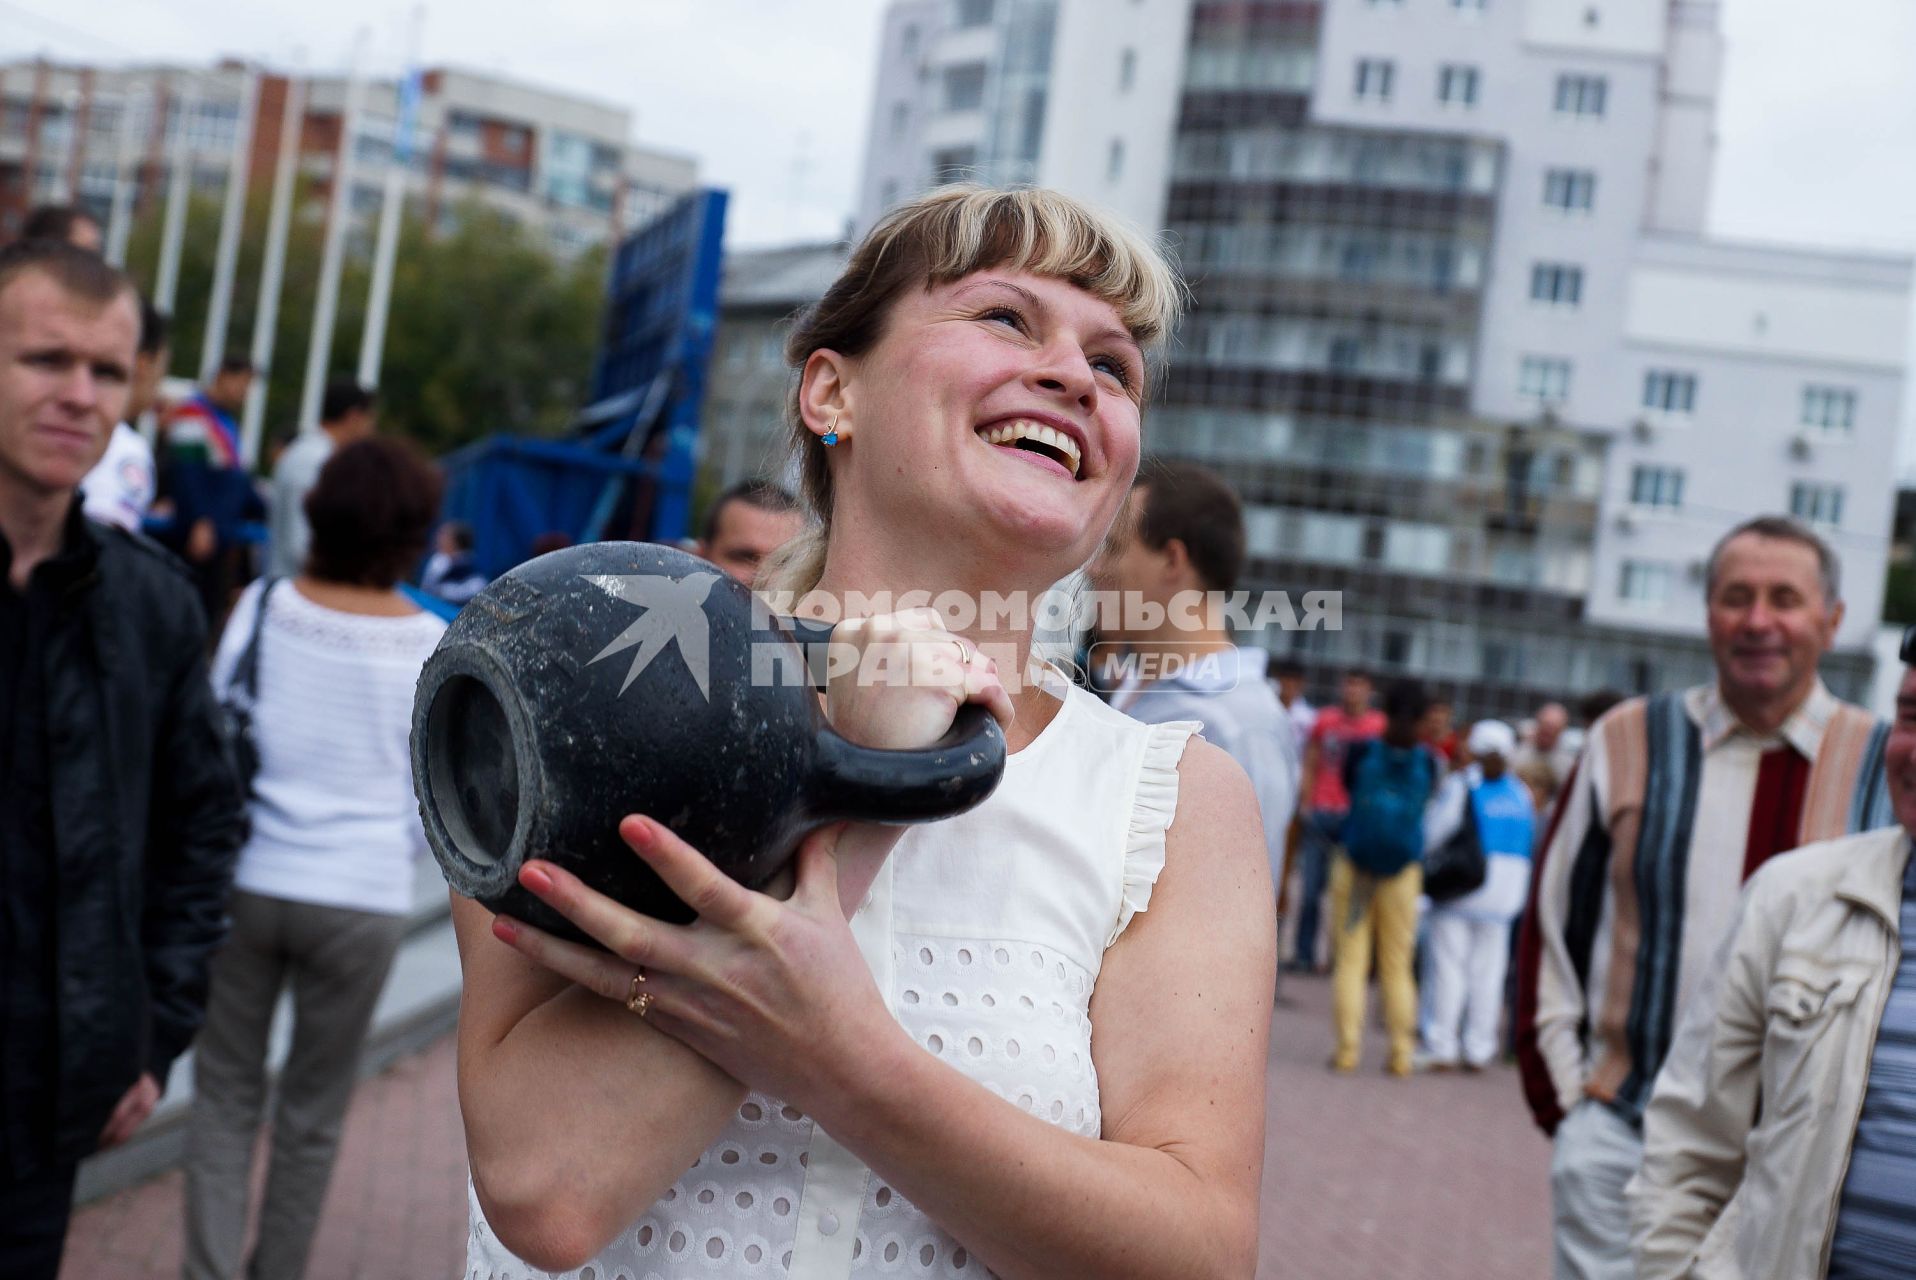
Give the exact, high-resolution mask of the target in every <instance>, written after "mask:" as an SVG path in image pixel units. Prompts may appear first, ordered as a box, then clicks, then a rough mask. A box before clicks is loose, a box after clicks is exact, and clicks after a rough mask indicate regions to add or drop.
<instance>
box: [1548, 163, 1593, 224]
mask: <svg viewBox="0 0 1916 1280" xmlns="http://www.w3.org/2000/svg"><path fill="white" fill-rule="evenodd" d="M1543 203H1544V207H1545V208H1548V209H1560V210H1562V211H1563V212H1565V213H1589V212H1590V211H1591V210H1592V209H1593V208H1595V207H1596V203H1597V175H1596V174H1594V173H1592V172H1590V171H1589V170H1588V169H1548V170H1546V171H1545V172H1544V175H1543Z"/></svg>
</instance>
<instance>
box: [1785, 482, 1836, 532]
mask: <svg viewBox="0 0 1916 1280" xmlns="http://www.w3.org/2000/svg"><path fill="white" fill-rule="evenodd" d="M1790 514H1791V515H1793V516H1795V517H1796V518H1797V519H1798V520H1801V521H1802V522H1803V523H1804V524H1813V525H1821V526H1822V527H1823V528H1825V529H1835V528H1837V527H1839V526H1840V525H1841V524H1842V523H1843V486H1842V485H1839V484H1801V483H1799V484H1793V485H1791V486H1790Z"/></svg>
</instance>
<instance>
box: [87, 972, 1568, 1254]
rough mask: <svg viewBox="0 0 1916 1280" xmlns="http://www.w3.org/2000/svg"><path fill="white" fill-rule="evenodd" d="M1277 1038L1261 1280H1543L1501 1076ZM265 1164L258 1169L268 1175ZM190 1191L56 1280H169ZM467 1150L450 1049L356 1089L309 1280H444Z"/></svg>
mask: <svg viewBox="0 0 1916 1280" xmlns="http://www.w3.org/2000/svg"><path fill="white" fill-rule="evenodd" d="M1284 992H1285V1004H1284V1005H1283V1007H1281V1008H1280V1009H1279V1010H1278V1016H1277V1019H1276V1023H1275V1027H1274V1029H1273V1033H1272V1038H1271V1068H1270V1100H1271V1101H1270V1108H1271V1109H1270V1129H1269V1138H1268V1142H1267V1145H1266V1155H1265V1165H1264V1218H1263V1239H1264V1249H1263V1265H1262V1266H1261V1267H1260V1268H1259V1271H1258V1275H1259V1277H1260V1278H1261V1280H1278V1278H1279V1277H1283V1278H1285V1280H1398V1278H1400V1277H1401V1278H1404V1280H1466V1278H1468V1280H1538V1278H1539V1277H1542V1276H1546V1275H1548V1274H1549V1269H1550V1268H1549V1218H1550V1200H1549V1188H1548V1182H1547V1176H1548V1171H1549V1148H1548V1146H1547V1145H1546V1144H1545V1142H1544V1140H1543V1138H1542V1136H1541V1135H1539V1134H1538V1133H1537V1132H1536V1130H1534V1129H1533V1128H1531V1126H1530V1121H1529V1118H1528V1116H1527V1115H1526V1114H1525V1112H1524V1109H1523V1103H1522V1100H1521V1098H1520V1096H1519V1093H1518V1088H1517V1081H1516V1077H1515V1074H1514V1073H1512V1072H1511V1071H1508V1070H1496V1071H1491V1072H1487V1073H1485V1074H1483V1075H1481V1076H1474V1077H1471V1076H1444V1077H1431V1076H1426V1077H1420V1078H1418V1079H1414V1080H1408V1081H1405V1080H1393V1079H1390V1078H1388V1077H1386V1076H1385V1075H1384V1074H1383V1072H1382V1052H1383V1050H1382V1034H1381V1033H1380V1032H1373V1034H1372V1036H1371V1043H1370V1044H1369V1045H1368V1046H1367V1048H1368V1050H1369V1052H1368V1053H1367V1055H1366V1058H1365V1062H1364V1066H1363V1070H1362V1071H1360V1072H1359V1073H1358V1074H1357V1075H1356V1076H1350V1077H1339V1076H1333V1075H1331V1074H1330V1073H1329V1072H1328V1071H1327V1070H1325V1066H1324V1064H1325V1062H1326V1061H1327V1060H1328V1058H1329V1056H1330V1047H1331V1041H1330V1013H1329V1007H1330V988H1329V984H1328V983H1327V982H1325V981H1324V980H1322V979H1296V978H1288V979H1286V981H1285V988H1284ZM262 1163H263V1162H262ZM180 1200H181V1178H180V1175H179V1174H178V1173H177V1172H174V1173H169V1174H166V1175H164V1176H162V1177H159V1178H155V1179H153V1180H152V1181H150V1182H147V1183H145V1184H143V1185H141V1186H138V1187H134V1188H132V1189H130V1190H127V1191H123V1192H121V1193H120V1194H118V1195H116V1196H112V1197H110V1198H108V1199H106V1200H104V1201H101V1202H99V1203H96V1204H92V1205H89V1206H87V1207H86V1208H85V1209H83V1210H81V1211H80V1213H79V1214H78V1215H76V1217H75V1219H74V1224H73V1230H72V1233H71V1235H70V1236H69V1237H68V1246H67V1265H66V1267H65V1269H64V1270H63V1271H62V1273H61V1275H62V1280H174V1278H175V1277H177V1276H178V1275H179V1265H180V1227H179V1223H180ZM465 1223H466V1207H465V1147H464V1144H463V1142H462V1140H461V1138H460V1132H459V1116H458V1105H457V1102H456V1100H455V1098H454V1094H453V1053H452V1041H451V1038H450V1037H448V1038H447V1039H445V1040H441V1041H440V1042H439V1043H437V1044H435V1045H434V1046H433V1047H432V1048H430V1049H428V1050H427V1051H426V1052H425V1053H423V1054H420V1055H419V1056H418V1057H415V1058H411V1059H408V1060H406V1061H404V1062H402V1063H400V1064H398V1065H397V1066H395V1067H393V1068H392V1069H390V1070H388V1071H387V1072H385V1073H384V1074H383V1075H381V1076H379V1077H377V1078H376V1079H374V1080H370V1081H368V1082H366V1083H365V1084H364V1085H362V1086H361V1087H360V1090H359V1092H358V1094H357V1095H356V1097H355V1099H354V1102H353V1109H352V1112H351V1113H350V1115H349V1116H348V1119H347V1124H346V1135H345V1139H344V1141H343V1143H342V1145H341V1149H340V1163H339V1169H338V1172H337V1174H336V1175H335V1177H334V1179H333V1188H332V1195H331V1198H330V1199H329V1200H328V1201H327V1205H326V1212H325V1215H324V1217H323V1218H322V1220H321V1223H320V1229H319V1238H318V1241H317V1243H316V1244H315V1246H314V1252H313V1265H312V1268H311V1271H310V1275H311V1276H312V1277H313V1280H402V1278H403V1280H435V1278H444V1280H452V1278H453V1277H456V1276H457V1275H458V1274H459V1269H460V1264H461V1262H462V1261H463V1258H464V1240H465Z"/></svg>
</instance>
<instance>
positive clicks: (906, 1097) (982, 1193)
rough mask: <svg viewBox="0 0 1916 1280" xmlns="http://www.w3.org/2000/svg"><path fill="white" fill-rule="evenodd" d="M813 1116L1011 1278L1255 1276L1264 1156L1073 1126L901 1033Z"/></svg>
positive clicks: (1103, 1279)
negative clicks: (1204, 1166)
mask: <svg viewBox="0 0 1916 1280" xmlns="http://www.w3.org/2000/svg"><path fill="white" fill-rule="evenodd" d="M865 1070H866V1072H867V1075H866V1076H865V1077H864V1078H863V1079H862V1080H861V1081H860V1082H857V1083H855V1084H848V1086H847V1087H846V1088H844V1089H842V1090H840V1091H839V1097H838V1098H837V1099H834V1100H833V1101H831V1102H829V1103H828V1104H827V1105H823V1106H820V1107H817V1108H816V1109H815V1114H814V1117H813V1118H814V1119H815V1120H817V1121H818V1123H819V1124H820V1125H821V1126H822V1127H823V1128H824V1129H825V1130H826V1132H828V1133H830V1134H831V1135H832V1136H833V1137H834V1138H836V1139H837V1140H838V1141H839V1142H841V1143H843V1144H844V1145H845V1146H846V1147H847V1148H848V1149H849V1150H851V1151H852V1152H854V1153H855V1154H857V1155H858V1157H859V1158H860V1159H862V1160H863V1161H864V1162H865V1163H866V1164H868V1165H870V1166H871V1168H872V1170H873V1171H874V1172H875V1173H876V1174H877V1175H878V1176H879V1177H881V1178H883V1179H884V1180H885V1181H886V1182H887V1183H888V1184H889V1185H890V1186H891V1187H892V1188H893V1189H894V1190H896V1191H897V1192H899V1193H900V1194H902V1195H904V1196H905V1197H906V1198H907V1199H909V1200H910V1201H911V1202H912V1203H913V1204H915V1205H917V1206H918V1207H919V1208H920V1209H922V1210H924V1211H925V1213H926V1214H928V1215H929V1216H930V1217H931V1218H932V1219H933V1220H934V1221H936V1222H937V1223H938V1224H939V1225H940V1226H941V1227H943V1228H944V1229H945V1230H946V1231H948V1232H950V1233H951V1234H952V1235H953V1236H955V1237H956V1238H957V1239H959V1240H961V1241H962V1242H963V1243H964V1245H965V1247H966V1248H967V1249H969V1250H970V1251H971V1252H972V1253H973V1254H975V1255H976V1256H977V1257H978V1259H979V1261H981V1262H983V1263H984V1264H985V1265H986V1266H988V1267H989V1268H990V1269H991V1270H992V1271H993V1272H995V1273H997V1274H998V1275H1000V1276H1003V1277H1005V1280H1021V1278H1023V1277H1033V1278H1036V1277H1055V1276H1060V1275H1071V1276H1098V1277H1100V1278H1101V1280H1127V1278H1130V1277H1137V1278H1139V1280H1143V1278H1145V1277H1151V1278H1154V1280H1171V1278H1173V1277H1175V1278H1176V1280H1194V1278H1199V1277H1249V1276H1250V1275H1251V1273H1252V1271H1253V1270H1254V1269H1255V1266H1256V1257H1257V1208H1256V1200H1257V1187H1258V1177H1259V1172H1260V1171H1259V1169H1258V1168H1257V1167H1255V1166H1253V1167H1249V1168H1245V1169H1242V1170H1238V1171H1235V1172H1233V1173H1231V1174H1230V1175H1228V1176H1225V1177H1218V1176H1216V1175H1215V1174H1210V1175H1208V1176H1207V1175H1206V1174H1205V1173H1202V1172H1200V1171H1198V1170H1195V1169H1193V1168H1191V1167H1190V1166H1189V1165H1187V1164H1186V1163H1185V1162H1184V1161H1183V1160H1181V1159H1180V1158H1179V1155H1178V1154H1177V1153H1176V1152H1175V1151H1173V1150H1170V1149H1166V1150H1157V1149H1152V1148H1148V1147H1141V1146H1133V1145H1128V1144H1125V1143H1121V1142H1114V1141H1099V1140H1095V1139H1091V1138H1083V1137H1079V1136H1077V1135H1075V1134H1070V1133H1067V1132H1065V1131H1064V1130H1062V1129H1060V1128H1058V1127H1057V1126H1055V1125H1052V1124H1049V1123H1047V1122H1046V1121H1044V1120H1041V1119H1038V1118H1037V1117H1035V1116H1031V1115H1027V1114H1026V1113H1024V1112H1023V1111H1020V1110H1019V1109H1018V1108H1016V1107H1014V1106H1012V1105H1011V1104H1009V1103H1007V1102H1005V1101H1004V1100H1003V1099H1001V1098H998V1097H995V1096H994V1095H993V1094H991V1093H990V1092H989V1091H988V1090H986V1089H985V1088H984V1087H983V1086H982V1085H979V1084H978V1083H976V1082H975V1081H973V1080H971V1079H969V1078H967V1077H966V1076H964V1075H963V1074H962V1073H960V1072H958V1071H957V1070H955V1069H953V1068H951V1067H949V1066H947V1065H946V1064H944V1063H941V1062H939V1061H938V1060H937V1059H936V1058H934V1057H932V1056H931V1055H930V1054H927V1053H925V1052H923V1051H922V1050H920V1049H919V1048H918V1047H917V1046H916V1045H914V1044H912V1043H911V1042H910V1041H909V1040H906V1039H904V1038H903V1035H902V1032H901V1035H900V1037H899V1039H898V1040H897V1041H896V1042H894V1043H893V1044H891V1045H888V1046H887V1047H886V1048H885V1049H884V1050H882V1051H880V1052H877V1053H875V1054H874V1055H873V1057H872V1058H871V1059H869V1060H868V1061H867V1063H866V1065H865Z"/></svg>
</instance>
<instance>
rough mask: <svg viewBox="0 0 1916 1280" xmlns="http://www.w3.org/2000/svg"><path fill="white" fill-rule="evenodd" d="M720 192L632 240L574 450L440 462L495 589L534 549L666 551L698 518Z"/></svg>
mask: <svg viewBox="0 0 1916 1280" xmlns="http://www.w3.org/2000/svg"><path fill="white" fill-rule="evenodd" d="M725 206H726V193H725V192H723V191H715V190H707V191H700V192H695V193H693V194H692V195H689V196H686V197H685V198H683V199H682V200H680V201H679V202H678V203H677V204H676V205H674V206H673V207H672V208H671V209H669V210H667V211H666V212H664V213H662V214H661V215H659V216H658V217H657V218H655V219H653V220H652V221H651V222H648V223H647V224H646V225H645V226H643V227H641V228H640V229H639V230H638V231H635V232H634V233H633V234H632V235H630V236H628V237H626V239H625V240H623V241H622V242H621V243H620V244H619V247H618V250H617V252H616V253H615V254H614V256H613V262H612V271H611V275H610V279H609V280H608V282H607V287H606V319H605V341H604V344H603V345H602V346H601V348H600V350H599V355H598V359H597V361H596V363H595V367H594V370H593V379H592V382H593V403H592V404H591V405H589V406H587V407H586V408H585V409H584V410H583V411H582V412H581V413H580V415H579V417H578V418H577V419H576V420H575V421H574V423H573V437H572V438H571V439H569V440H543V439H527V438H522V437H514V436H493V437H492V438H490V439H488V440H484V441H482V442H480V443H478V444H475V445H470V446H468V447H467V448H464V449H461V450H459V451H458V452H457V453H454V454H452V455H450V456H448V457H447V458H446V459H444V461H443V464H442V465H443V466H444V467H445V470H446V476H447V489H446V503H445V511H446V515H447V517H448V518H451V519H459V520H464V521H466V522H467V523H469V524H471V525H472V527H473V529H474V531H475V533H476V534H477V537H478V546H477V548H476V551H477V558H478V563H479V568H480V570H481V571H482V572H484V573H485V574H486V575H487V576H489V577H496V576H497V575H499V574H501V573H504V572H505V571H506V570H507V569H510V568H511V567H512V566H514V565H516V564H518V563H520V562H521V561H522V560H524V559H525V558H526V557H527V555H528V554H530V549H531V546H532V542H533V539H535V538H537V537H539V536H540V535H542V534H549V533H561V534H564V535H566V536H567V537H568V538H570V539H572V540H573V541H575V542H593V541H598V540H600V539H603V538H635V539H641V540H644V541H652V542H669V541H673V540H676V539H678V538H681V537H683V536H684V535H685V532H686V527H687V522H688V520H689V518H690V514H691V502H692V479H693V474H694V470H695V463H696V454H697V445H698V424H699V415H700V412H701V409H702V407H703V403H704V399H705V379H706V365H707V363H708V362H709V360H710V359H711V354H712V338H713V334H714V332H715V331H716V329H717V328H718V291H719V268H720V261H721V252H722V245H723V240H724V234H725Z"/></svg>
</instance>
